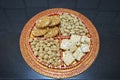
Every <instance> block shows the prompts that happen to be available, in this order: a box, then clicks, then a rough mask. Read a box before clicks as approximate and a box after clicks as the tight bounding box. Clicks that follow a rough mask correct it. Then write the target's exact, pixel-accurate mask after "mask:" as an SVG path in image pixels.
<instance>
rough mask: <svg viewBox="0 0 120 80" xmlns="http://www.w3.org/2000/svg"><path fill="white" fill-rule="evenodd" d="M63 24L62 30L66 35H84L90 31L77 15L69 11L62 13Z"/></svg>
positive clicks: (61, 25)
mask: <svg viewBox="0 0 120 80" xmlns="http://www.w3.org/2000/svg"><path fill="white" fill-rule="evenodd" d="M60 19H61V24H60V31H61V34H62V35H64V36H70V35H72V34H76V35H81V36H84V35H86V34H87V33H88V30H87V29H86V27H85V25H84V24H83V23H82V21H81V20H80V19H78V18H77V17H76V16H74V15H72V14H68V13H64V14H61V15H60Z"/></svg>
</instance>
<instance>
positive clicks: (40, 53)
mask: <svg viewBox="0 0 120 80" xmlns="http://www.w3.org/2000/svg"><path fill="white" fill-rule="evenodd" d="M29 42H30V45H31V48H32V51H33V53H34V55H35V56H36V57H38V59H39V60H40V62H44V63H47V66H48V67H49V66H51V65H53V66H59V65H60V63H61V60H60V53H59V41H58V40H57V39H56V40H54V39H53V38H49V39H46V40H42V39H38V38H34V39H33V38H30V39H29Z"/></svg>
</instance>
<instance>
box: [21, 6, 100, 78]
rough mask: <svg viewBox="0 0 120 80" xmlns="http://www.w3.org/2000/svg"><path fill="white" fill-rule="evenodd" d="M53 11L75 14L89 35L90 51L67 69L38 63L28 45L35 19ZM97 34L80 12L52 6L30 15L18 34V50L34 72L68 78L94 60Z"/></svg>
mask: <svg viewBox="0 0 120 80" xmlns="http://www.w3.org/2000/svg"><path fill="white" fill-rule="evenodd" d="M55 13H69V14H73V15H75V16H77V17H78V18H80V19H81V20H82V22H83V23H84V24H85V25H86V27H87V29H88V30H89V32H90V35H91V42H92V43H91V51H90V53H88V54H87V55H86V56H85V57H84V59H83V60H82V61H81V62H80V63H79V64H78V65H76V66H74V67H72V68H68V69H52V68H48V67H46V66H44V65H42V64H40V63H39V61H38V60H37V59H36V58H35V57H34V55H33V54H32V50H31V48H30V46H29V42H28V41H29V37H30V33H31V29H32V27H33V26H34V23H35V21H36V20H37V19H38V18H40V17H42V16H45V15H50V14H55ZM99 45H100V42H99V36H98V32H97V30H96V28H95V26H94V25H93V24H92V22H91V21H90V20H89V19H88V18H86V17H85V16H84V15H82V14H81V13H78V12H76V11H74V10H70V9H64V8H54V9H48V10H45V11H42V12H40V13H38V14H36V15H35V16H34V17H32V18H31V19H30V20H29V21H28V22H27V23H26V25H25V26H24V28H23V30H22V32H21V36H20V50H21V53H22V56H23V58H24V59H25V61H26V62H27V64H28V65H29V66H30V67H31V68H32V69H33V70H35V71H36V72H38V73H40V74H42V75H45V76H48V77H53V78H68V77H72V76H75V75H78V74H80V73H82V72H83V71H85V70H86V69H88V68H89V67H90V65H91V64H92V63H93V62H94V60H95V59H96V57H97V55H98V51H99Z"/></svg>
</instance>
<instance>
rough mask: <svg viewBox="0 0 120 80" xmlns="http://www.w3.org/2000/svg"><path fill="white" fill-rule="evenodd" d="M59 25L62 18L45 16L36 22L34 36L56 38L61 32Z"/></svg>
mask: <svg viewBox="0 0 120 80" xmlns="http://www.w3.org/2000/svg"><path fill="white" fill-rule="evenodd" d="M59 23H60V17H59V16H58V15H54V16H44V17H42V18H40V19H38V20H37V21H36V24H35V26H34V28H33V30H32V35H33V36H35V37H38V36H44V37H47V38H48V37H55V36H56V35H58V32H59V28H58V24H59Z"/></svg>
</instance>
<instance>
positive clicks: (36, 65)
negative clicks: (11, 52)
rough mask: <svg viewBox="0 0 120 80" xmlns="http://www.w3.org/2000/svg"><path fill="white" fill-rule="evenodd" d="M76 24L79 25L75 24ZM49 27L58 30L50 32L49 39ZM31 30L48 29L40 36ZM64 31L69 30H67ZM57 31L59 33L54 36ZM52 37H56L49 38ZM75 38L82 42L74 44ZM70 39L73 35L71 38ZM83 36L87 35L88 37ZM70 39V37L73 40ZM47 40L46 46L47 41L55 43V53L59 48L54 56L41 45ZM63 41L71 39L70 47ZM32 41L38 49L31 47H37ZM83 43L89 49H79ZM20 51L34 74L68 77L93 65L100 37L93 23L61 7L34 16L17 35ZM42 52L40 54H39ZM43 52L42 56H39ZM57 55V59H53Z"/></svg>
mask: <svg viewBox="0 0 120 80" xmlns="http://www.w3.org/2000/svg"><path fill="white" fill-rule="evenodd" d="M51 16H52V17H54V16H59V17H57V18H58V19H57V18H56V17H54V18H53V19H52V18H51ZM43 17H47V18H43ZM48 18H49V20H48ZM63 19H64V20H63ZM45 20H46V21H45ZM57 21H58V22H57ZM70 21H71V22H70ZM76 21H78V22H79V23H78V24H77V22H76ZM41 22H43V23H41ZM67 22H68V23H67ZM54 23H55V24H54ZM51 25H52V27H56V26H57V28H55V32H52V31H51V33H50V35H49V36H48V35H47V34H48V33H49V32H48V31H50V30H51V29H52V28H51ZM34 27H37V28H38V30H41V31H44V30H43V28H45V27H48V28H49V30H48V31H46V32H45V33H43V34H42V35H41V33H40V35H36V34H37V33H36V32H34V31H33V30H34ZM65 27H66V28H65ZM69 28H70V29H69ZM65 29H66V31H65ZM67 29H68V30H69V31H67ZM82 29H83V31H82ZM57 30H58V33H57V34H56V31H57ZM77 30H78V31H77ZM84 30H85V31H84ZM32 31H33V32H32ZM53 31H54V30H53ZM72 31H73V32H72ZM80 31H81V32H80ZM85 32H86V33H85ZM34 33H35V35H34ZM38 34H39V33H38ZM52 34H55V35H53V36H51V35H52ZM46 35H47V37H46ZM76 35H78V37H77V38H79V37H80V38H81V39H80V40H81V42H80V43H79V44H75V43H73V42H74V41H75V40H79V39H75V38H76V37H75V36H76ZM71 36H73V38H72V37H71ZM85 36H87V38H86V37H85ZM34 38H35V39H34ZM70 38H72V40H71V39H70ZM82 38H83V39H82ZM31 39H32V40H31ZM47 39H48V42H47V43H46V44H47V45H49V44H48V43H49V39H50V40H53V41H54V40H57V42H58V45H59V46H57V47H56V46H54V47H56V48H54V49H55V50H56V49H58V51H56V53H53V52H51V53H50V52H48V51H52V50H53V49H52V48H50V47H48V46H47V47H46V45H45V47H43V46H44V45H43V43H45V42H44V41H47ZM65 40H68V42H69V41H70V40H71V43H72V44H71V43H64V42H65ZM33 41H37V42H39V44H38V46H39V47H38V48H37V49H36V47H34V46H36V45H37V43H34V42H33ZM72 41H73V42H72ZM84 41H86V42H87V41H88V42H89V47H85V46H83V47H82V45H84V44H86V43H84ZM31 42H33V43H31ZM40 42H42V43H40ZM35 44H36V45H35ZM51 44H52V43H51ZM64 44H67V47H65V45H64ZM69 44H71V46H72V47H73V46H74V44H75V46H74V48H71V47H70V46H68V45H69ZM41 45H43V46H41ZM40 46H41V47H40ZM76 46H77V47H76ZM52 47H53V46H52ZM33 48H35V49H33ZM41 48H42V49H41ZM46 48H48V51H46V52H45V51H44V50H46ZM78 48H79V49H80V50H78V51H81V52H77V49H78ZM51 49H52V50H51ZM73 49H74V50H73ZM20 50H21V53H22V56H23V58H24V59H25V61H26V62H27V64H28V65H29V66H30V67H31V68H32V69H33V70H35V71H36V72H38V73H40V74H42V75H45V76H48V77H53V78H68V77H72V76H75V75H78V74H80V73H82V72H83V71H85V70H86V69H88V68H89V67H90V66H91V64H92V63H93V62H94V60H95V59H96V57H97V54H98V50H99V36H98V32H97V30H96V28H95V26H94V25H93V24H92V22H91V21H90V20H89V19H88V18H86V17H85V16H84V15H82V14H81V13H79V12H76V11H74V10H70V9H64V8H54V9H48V10H45V11H42V12H40V13H38V14H36V15H35V16H33V17H32V18H31V19H30V20H29V21H28V22H27V23H26V25H25V26H24V28H23V30H22V32H21V36H20ZM41 50H42V51H43V52H41V53H40V51H41ZM71 50H72V51H71ZM35 51H38V52H35ZM43 53H44V57H43V56H42V57H40V56H41V55H42V54H43ZM79 53H80V54H79ZM51 54H52V55H53V57H51ZM56 55H57V57H55V56H56ZM81 55H83V56H81ZM50 59H51V60H50Z"/></svg>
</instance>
